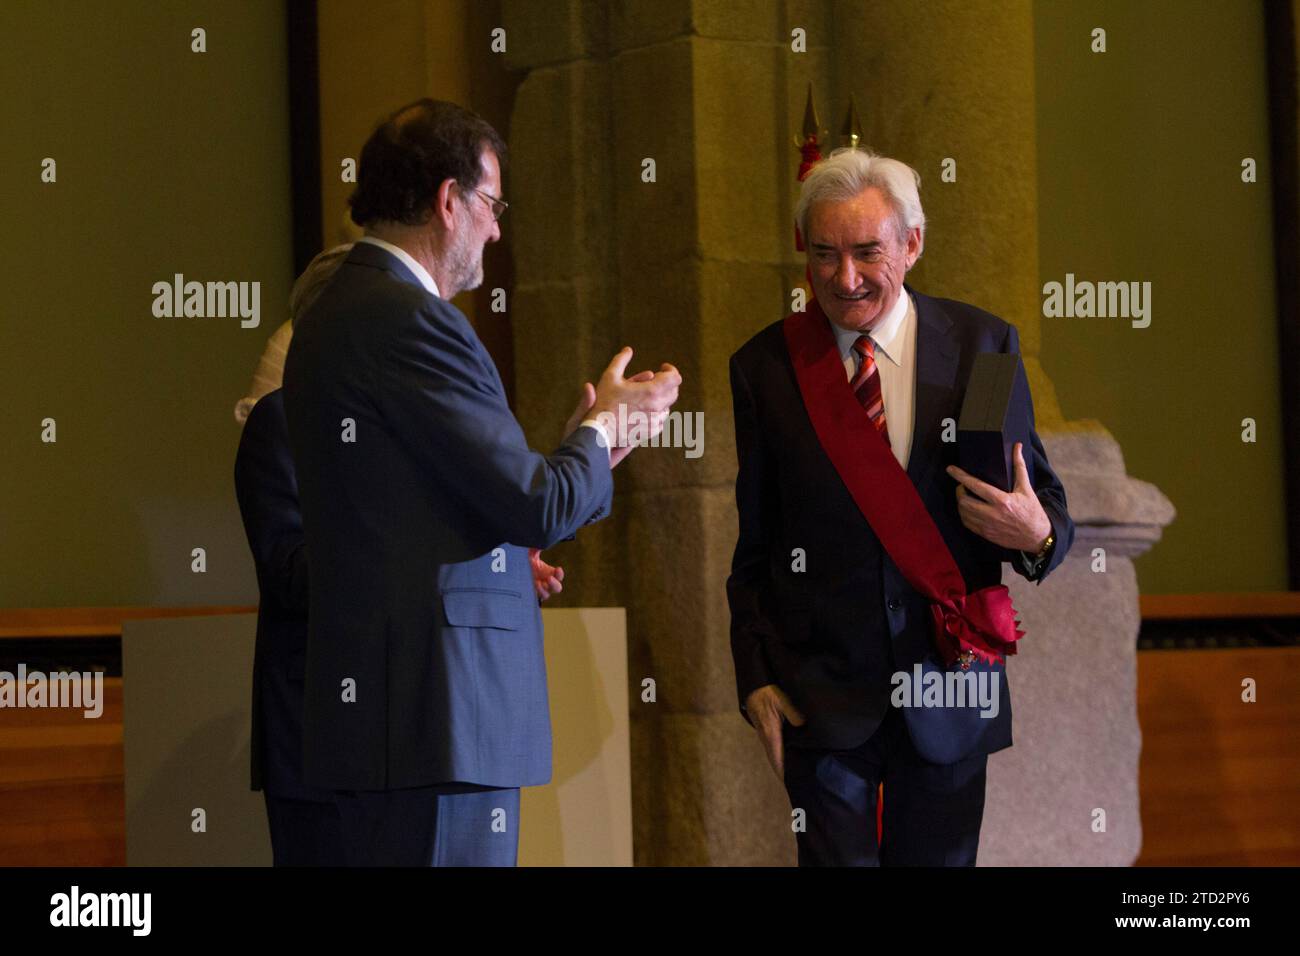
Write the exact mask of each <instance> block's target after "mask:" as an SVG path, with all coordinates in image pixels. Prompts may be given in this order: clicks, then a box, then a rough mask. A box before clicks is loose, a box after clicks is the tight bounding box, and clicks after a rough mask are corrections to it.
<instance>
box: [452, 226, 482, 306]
mask: <svg viewBox="0 0 1300 956" xmlns="http://www.w3.org/2000/svg"><path fill="white" fill-rule="evenodd" d="M460 225H461V228H459V229H457V230H456V235H457V236H458V238H457V239H456V243H455V245H453V246H452V247H451V248H450V249H449V250H448V251H447V271H448V272H449V273H450V275H451V285H452V288H451V289H449V290H447V298H448V299H452V298H455V297H456V296H457V295H459V294H460V293H462V292H467V291H469V290H470V289H477V288H478V287H479V286H481V285H482V284H483V246H482V245H478V246H477V248H475V246H476V243H475V242H474V237H473V234H472V233H473V230H472V229H471V223H469V222H467V221H463V222H462V223H461V224H460Z"/></svg>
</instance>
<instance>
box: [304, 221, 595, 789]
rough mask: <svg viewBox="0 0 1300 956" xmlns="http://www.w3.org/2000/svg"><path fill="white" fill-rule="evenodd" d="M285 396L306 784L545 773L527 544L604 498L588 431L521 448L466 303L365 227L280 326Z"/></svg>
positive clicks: (539, 661) (577, 520)
mask: <svg viewBox="0 0 1300 956" xmlns="http://www.w3.org/2000/svg"><path fill="white" fill-rule="evenodd" d="M284 396H285V411H286V413H287V415H288V423H289V438H290V443H291V445H292V447H293V457H294V462H295V464H296V465H297V471H298V487H299V495H300V500H301V506H302V515H303V528H304V531H305V532H306V537H307V546H308V550H309V551H310V553H311V595H310V613H309V614H308V622H309V623H308V627H309V629H310V634H309V638H308V643H307V669H306V707H305V711H304V731H303V734H304V735H303V750H304V755H303V764H304V770H305V774H306V779H307V782H308V783H309V784H311V785H313V786H320V787H328V788H331V789H341V790H388V789H398V788H405V787H419V786H429V785H433V784H446V783H449V782H460V783H466V784H478V785H483V786H492V787H519V786H530V785H536V784H542V783H546V782H547V781H548V780H549V779H550V776H551V728H550V715H549V711H548V705H547V689H546V667H545V660H544V658H543V653H542V622H541V611H540V609H539V608H538V604H537V599H536V596H535V592H534V590H533V583H532V572H531V569H530V567H529V563H528V553H527V549H528V548H530V547H536V548H547V547H550V546H551V545H554V544H555V543H557V542H559V541H561V540H563V539H564V538H566V537H568V536H570V535H572V534H574V533H575V532H576V531H577V529H578V528H579V527H581V526H582V525H583V524H586V523H588V522H590V521H593V520H596V519H598V518H600V517H603V516H604V515H605V514H607V513H608V511H609V507H610V502H611V498H612V493H613V480H612V478H611V475H610V468H609V455H608V452H607V450H606V449H605V448H603V447H601V445H600V444H599V442H598V439H597V434H598V433H597V432H596V431H595V430H593V429H591V428H579V429H577V430H576V431H575V432H574V434H572V435H570V436H569V437H568V438H566V439H565V440H564V442H563V443H562V444H561V445H560V447H559V448H558V449H557V450H556V451H555V452H554V453H553V454H551V455H550V456H545V455H541V454H538V453H537V452H535V451H532V450H531V449H530V448H529V447H528V444H527V442H526V441H525V439H524V434H523V431H522V430H521V429H520V427H519V423H518V422H517V421H516V420H515V417H514V415H513V414H512V413H511V411H510V408H509V406H508V405H507V403H506V395H505V390H504V388H503V387H502V384H501V379H500V377H499V376H498V374H497V370H496V366H495V365H494V364H493V362H492V359H491V357H490V356H489V355H488V353H487V350H486V349H485V348H484V347H483V344H482V343H481V342H480V341H479V339H478V336H477V335H475V333H474V330H473V329H472V328H471V327H470V324H469V322H468V321H467V320H466V319H465V316H463V315H462V314H461V313H460V312H459V311H458V310H457V309H456V308H455V307H454V306H452V305H451V304H450V303H449V302H446V301H444V300H442V299H440V298H438V297H436V296H434V295H432V294H430V293H429V292H428V291H427V290H426V289H425V288H424V287H423V286H422V285H421V284H420V283H419V281H418V280H417V278H416V277H415V276H414V275H413V274H412V273H411V271H410V270H409V269H408V268H407V267H406V266H405V265H404V264H403V263H402V262H401V261H400V260H399V259H398V258H397V257H396V256H393V255H392V254H390V253H389V252H387V251H386V250H384V249H381V248H379V247H378V246H375V245H372V244H370V243H364V242H359V243H357V244H356V245H355V246H354V247H353V249H352V251H351V252H350V253H349V255H348V258H347V259H346V260H345V261H344V262H343V264H342V265H341V266H340V267H339V270H338V272H337V273H336V274H335V275H334V277H333V278H332V279H331V280H330V282H329V284H328V285H327V286H326V287H325V289H324V290H323V291H322V292H321V294H320V297H319V298H318V299H317V300H316V302H315V303H313V305H312V306H311V307H310V308H309V309H307V311H306V312H304V313H303V315H301V316H300V317H299V318H298V320H297V322H296V323H295V325H294V335H293V340H292V343H291V345H290V348H289V355H288V359H287V361H286V364H285V370H284Z"/></svg>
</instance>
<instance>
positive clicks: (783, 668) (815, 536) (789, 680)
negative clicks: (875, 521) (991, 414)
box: [727, 287, 1074, 763]
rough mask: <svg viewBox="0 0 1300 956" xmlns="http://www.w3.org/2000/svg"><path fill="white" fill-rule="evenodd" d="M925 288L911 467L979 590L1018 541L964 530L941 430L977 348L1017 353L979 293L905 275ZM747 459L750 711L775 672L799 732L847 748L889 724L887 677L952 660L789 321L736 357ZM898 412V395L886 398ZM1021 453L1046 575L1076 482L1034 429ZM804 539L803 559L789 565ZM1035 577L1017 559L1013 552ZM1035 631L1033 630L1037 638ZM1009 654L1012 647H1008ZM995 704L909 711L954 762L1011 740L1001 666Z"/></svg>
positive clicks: (735, 588)
mask: <svg viewBox="0 0 1300 956" xmlns="http://www.w3.org/2000/svg"><path fill="white" fill-rule="evenodd" d="M908 291H909V292H910V293H911V294H912V296H913V298H914V300H915V302H916V312H917V333H916V378H915V382H916V404H915V417H914V424H913V435H912V449H911V453H910V456H909V458H908V466H907V474H908V476H909V477H910V478H911V479H912V483H913V484H914V485H915V486H916V488H917V491H918V492H919V493H920V495H921V498H922V500H923V501H924V503H925V506H926V510H927V511H929V513H930V516H931V517H932V518H933V519H934V521H935V524H936V525H937V526H938V528H939V531H940V533H941V534H942V535H943V539H944V541H945V542H946V543H947V545H948V548H949V550H950V551H951V552H952V556H953V558H954V559H955V560H956V562H957V565H958V567H960V569H961V571H962V575H963V576H964V578H965V580H966V585H967V589H968V590H975V589H978V588H982V587H987V586H989V585H994V584H997V583H998V582H999V581H1000V580H1001V576H1002V565H1001V562H1002V561H1003V560H1010V559H1011V558H1012V557H1013V555H1012V554H1011V553H1010V552H1006V551H1003V550H1002V549H998V548H995V547H994V546H992V545H990V544H989V543H988V542H985V541H983V540H982V539H981V538H979V537H978V536H976V535H975V534H973V533H971V532H970V531H968V530H966V528H965V526H964V525H962V523H961V519H960V517H959V516H958V513H957V499H956V487H957V484H956V482H955V481H954V480H953V479H952V478H950V477H949V476H948V475H947V474H946V473H945V471H944V468H945V467H946V466H948V465H950V464H957V445H956V443H955V442H944V441H942V438H941V433H942V427H943V425H942V422H943V419H945V418H952V419H953V420H954V421H955V420H956V419H957V418H958V417H959V416H960V412H961V404H962V399H963V397H964V395H965V389H966V382H967V381H968V380H969V378H970V369H971V362H972V360H973V359H974V357H975V355H976V354H977V353H979V352H1019V351H1020V343H1019V338H1018V336H1017V333H1016V329H1015V327H1014V326H1011V325H1009V324H1007V323H1006V322H1004V321H1002V320H1001V319H999V318H997V317H995V316H993V315H990V314H989V313H987V312H983V311H981V310H979V309H977V308H974V307H973V306H969V305H965V304H963V303H960V302H954V301H952V300H949V299H934V298H931V297H929V296H926V295H921V294H920V293H918V292H916V291H915V290H913V289H911V288H910V287H908ZM731 389H732V397H733V402H734V407H735V417H736V453H737V456H738V459H739V472H738V474H737V478H736V502H737V506H738V508H739V512H740V536H739V539H738V541H737V543H736V551H735V555H734V558H733V561H732V571H731V576H730V578H729V579H728V581H727V597H728V601H729V603H730V606H731V646H732V655H733V659H734V661H735V667H736V685H737V688H736V689H737V692H738V694H739V697H740V705H741V712H742V714H743V713H744V704H745V700H746V699H747V697H748V696H749V694H750V692H751V691H753V690H754V689H756V688H758V687H761V686H763V685H765V684H776V685H778V686H779V687H780V688H781V689H782V690H784V691H785V692H786V693H787V694H789V695H790V697H791V699H792V701H793V703H794V704H795V706H796V707H797V708H799V710H800V711H801V712H802V713H803V714H804V716H805V717H806V718H807V723H806V724H805V725H804V726H803V727H798V728H796V727H793V726H787V727H786V731H785V739H786V742H787V743H788V744H789V745H790V746H802V747H815V748H827V749H848V748H852V747H856V746H857V745H859V744H861V743H862V742H864V741H865V740H866V739H867V738H868V737H870V736H871V734H872V733H874V732H875V730H876V728H877V727H879V726H880V723H881V721H882V720H883V719H884V717H885V714H886V713H887V712H888V708H889V707H890V706H891V704H890V694H891V692H892V691H893V689H894V684H893V683H892V681H891V676H892V675H893V674H894V673H895V672H897V671H905V672H907V673H908V674H911V673H912V671H913V665H915V664H918V663H919V664H921V666H922V668H923V672H930V671H938V672H940V673H942V672H943V671H944V667H943V665H942V663H941V662H939V661H938V660H937V658H936V655H935V653H934V649H933V647H934V645H933V638H932V636H931V623H930V611H929V607H928V602H927V600H926V599H925V598H924V597H922V596H921V595H920V594H918V593H917V592H916V591H915V590H913V589H912V588H911V586H910V585H908V584H907V582H906V581H905V580H904V579H903V577H902V575H901V574H900V573H899V571H898V568H897V567H895V565H894V563H893V562H892V561H891V560H890V559H889V556H888V555H887V554H886V553H885V552H884V550H883V548H882V547H881V545H880V541H879V539H877V537H876V535H875V533H874V532H872V530H871V527H870V525H868V524H867V521H866V519H865V518H864V517H863V516H862V513H861V511H859V510H858V508H857V506H856V505H855V504H854V501H853V499H852V498H851V497H850V495H849V491H848V489H847V488H846V487H845V485H844V482H843V481H842V480H841V479H840V477H839V475H838V474H837V473H836V471H835V469H834V467H833V466H832V465H831V462H830V459H829V458H828V457H827V455H826V452H825V451H824V450H823V449H822V447H821V445H820V444H819V443H818V441H817V436H816V434H815V433H814V432H813V428H812V424H811V422H810V421H809V419H808V414H807V412H806V411H805V409H804V404H803V399H802V396H801V395H800V392H799V386H798V383H797V382H796V380H795V376H794V369H793V367H792V366H791V364H790V357H789V354H788V352H787V350H786V344H785V338H784V335H783V333H782V328H781V323H780V322H776V323H773V324H772V325H770V326H768V327H767V328H765V329H764V330H763V331H761V332H759V333H758V334H757V335H755V336H754V337H753V338H752V339H750V340H749V341H748V342H747V343H746V344H745V345H744V346H743V347H741V348H740V350H739V351H737V352H736V354H735V355H733V356H732V359H731ZM886 415H888V409H886ZM1028 416H1029V423H1030V427H1031V433H1032V440H1031V442H1030V443H1029V446H1027V447H1026V449H1025V461H1026V464H1027V465H1028V468H1029V472H1030V474H1031V476H1032V481H1033V484H1034V488H1035V490H1036V491H1037V493H1038V499H1039V501H1040V502H1041V503H1042V505H1043V508H1044V510H1045V511H1046V512H1047V515H1048V517H1049V518H1050V519H1051V522H1052V530H1053V533H1054V534H1055V535H1056V544H1055V546H1054V549H1053V551H1052V553H1051V555H1050V557H1049V559H1048V560H1047V561H1046V562H1045V563H1044V564H1043V566H1042V567H1041V568H1040V569H1039V572H1038V575H1037V580H1042V578H1043V577H1045V576H1046V575H1047V573H1048V572H1049V571H1051V570H1052V569H1053V568H1055V567H1056V566H1057V565H1058V564H1060V562H1061V561H1062V560H1063V559H1064V557H1065V553H1066V551H1068V550H1069V547H1070V544H1071V542H1072V541H1073V539H1074V523H1073V522H1072V521H1071V520H1070V516H1069V513H1068V512H1067V510H1066V503H1065V490H1064V489H1063V488H1062V487H1061V483H1060V481H1059V480H1057V477H1056V475H1055V474H1054V473H1053V471H1052V468H1051V465H1050V464H1048V461H1047V456H1046V454H1045V453H1044V451H1043V446H1042V443H1041V442H1040V441H1039V439H1038V435H1037V433H1036V432H1032V428H1033V408H1032V404H1031V407H1030V409H1029V410H1028ZM795 548H802V549H803V550H804V553H805V556H806V567H805V570H803V571H802V572H800V571H795V570H793V567H794V565H793V561H792V556H791V555H792V552H793V550H794V549H795ZM1012 567H1014V568H1015V569H1016V570H1017V571H1018V572H1019V573H1020V574H1022V575H1023V576H1028V575H1027V574H1026V572H1025V570H1024V569H1023V568H1022V567H1021V565H1020V562H1019V560H1013V561H1012ZM1033 638H1034V635H1033V634H1032V633H1031V634H1029V635H1028V636H1026V637H1025V638H1024V639H1025V640H1033ZM1012 659H1013V660H1014V658H1012ZM981 670H983V671H995V670H996V671H998V672H999V681H998V684H999V692H1000V693H999V711H998V714H997V716H996V717H995V718H987V717H981V716H980V708H978V707H961V708H923V707H909V708H907V709H906V710H905V712H904V713H905V719H906V722H907V728H908V731H909V733H910V735H911V738H912V741H913V743H914V744H915V746H916V749H917V751H918V752H919V753H920V755H921V756H922V757H923V758H924V759H926V760H929V761H932V762H934V763H952V762H955V761H957V760H960V759H962V758H963V757H966V756H970V755H972V754H975V753H992V752H994V751H996V750H1000V749H1002V748H1004V747H1009V746H1010V745H1011V699H1010V690H1009V687H1008V684H1007V681H1006V679H1005V678H1006V672H1005V666H1004V665H987V664H976V665H973V666H972V668H971V671H972V672H978V671H981Z"/></svg>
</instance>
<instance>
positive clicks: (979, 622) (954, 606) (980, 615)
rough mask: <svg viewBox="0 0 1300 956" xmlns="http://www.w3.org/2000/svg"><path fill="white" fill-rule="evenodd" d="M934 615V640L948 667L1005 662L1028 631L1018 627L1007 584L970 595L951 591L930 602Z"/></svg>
mask: <svg viewBox="0 0 1300 956" xmlns="http://www.w3.org/2000/svg"><path fill="white" fill-rule="evenodd" d="M930 614H931V615H932V616H933V618H934V643H935V647H936V649H937V650H938V652H939V656H940V658H942V660H943V663H944V666H945V667H952V666H953V664H957V663H960V664H961V666H962V669H963V670H965V669H966V668H969V667H970V665H971V663H972V662H973V661H976V660H979V661H984V662H986V663H989V664H1001V663H1004V662H1005V660H1006V655H1008V654H1014V653H1015V652H1016V641H1018V640H1020V638H1022V637H1024V636H1025V632H1024V631H1022V630H1020V629H1019V628H1018V627H1016V624H1017V623H1018V622H1017V621H1016V609H1015V608H1014V607H1012V605H1011V592H1010V591H1008V590H1007V587H1006V585H1005V584H997V585H994V586H993V587H987V588H981V589H980V590H978V591H972V592H971V593H970V594H959V593H956V594H950V595H948V596H946V597H944V598H941V599H940V600H938V601H935V602H933V603H932V604H931V605H930Z"/></svg>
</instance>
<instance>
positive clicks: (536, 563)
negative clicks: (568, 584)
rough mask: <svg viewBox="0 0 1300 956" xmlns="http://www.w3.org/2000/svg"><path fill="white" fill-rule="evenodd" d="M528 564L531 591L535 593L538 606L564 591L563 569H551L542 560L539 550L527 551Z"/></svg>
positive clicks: (531, 549)
mask: <svg viewBox="0 0 1300 956" xmlns="http://www.w3.org/2000/svg"><path fill="white" fill-rule="evenodd" d="M528 563H529V564H530V565H532V568H533V590H534V591H536V592H537V601H538V603H539V604H540V603H541V602H542V601H545V600H546V599H547V598H548V597H550V596H551V595H553V594H559V593H560V592H561V591H563V590H564V585H563V584H562V583H561V582H562V581H563V580H564V568H559V567H552V566H551V565H549V564H547V563H546V562H545V561H543V560H542V552H541V549H540V548H529V549H528Z"/></svg>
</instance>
